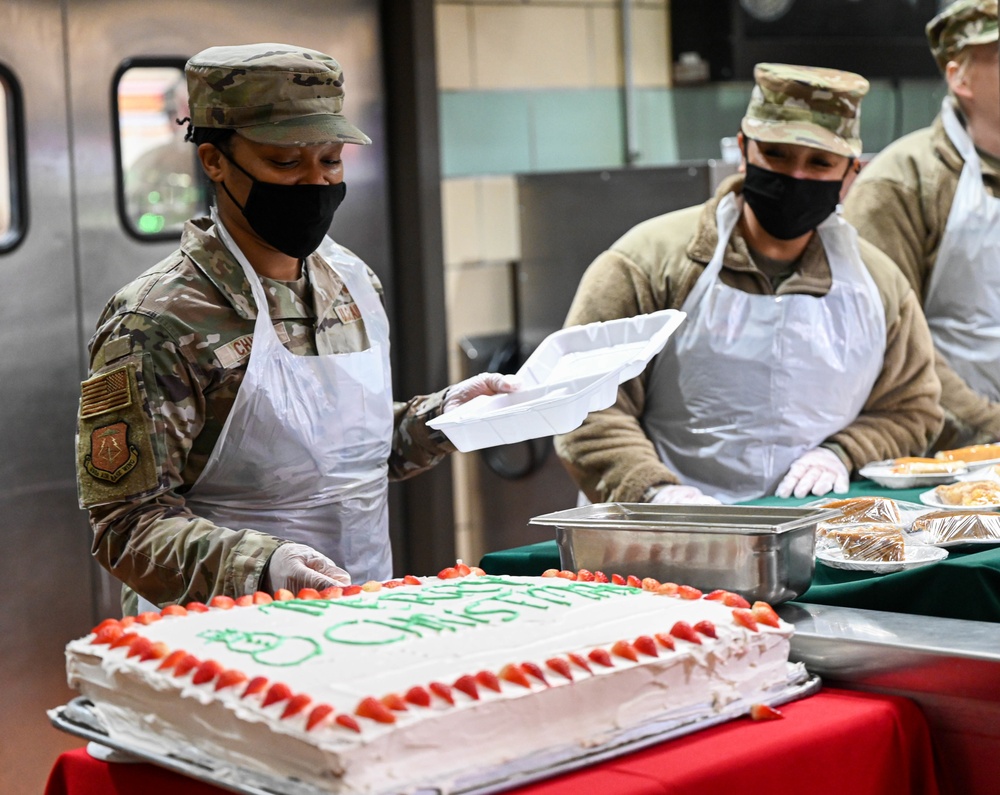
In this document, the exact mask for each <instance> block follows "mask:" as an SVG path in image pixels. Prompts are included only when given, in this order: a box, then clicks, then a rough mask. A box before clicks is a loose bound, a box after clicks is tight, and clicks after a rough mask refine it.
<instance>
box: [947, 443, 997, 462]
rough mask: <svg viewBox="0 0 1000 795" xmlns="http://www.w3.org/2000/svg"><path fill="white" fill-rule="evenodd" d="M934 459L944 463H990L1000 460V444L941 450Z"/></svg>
mask: <svg viewBox="0 0 1000 795" xmlns="http://www.w3.org/2000/svg"><path fill="white" fill-rule="evenodd" d="M934 457H935V458H940V459H941V460H942V461H988V460H990V459H991V458H1000V444H974V445H971V446H969V447H957V448H955V449H954V450H941V451H940V452H939V453H935V454H934Z"/></svg>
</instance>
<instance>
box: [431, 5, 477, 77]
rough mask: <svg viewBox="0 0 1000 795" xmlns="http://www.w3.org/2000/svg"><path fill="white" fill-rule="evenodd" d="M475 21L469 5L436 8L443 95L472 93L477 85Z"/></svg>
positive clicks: (438, 62)
mask: <svg viewBox="0 0 1000 795" xmlns="http://www.w3.org/2000/svg"><path fill="white" fill-rule="evenodd" d="M471 20H472V10H471V9H470V8H469V7H468V5H466V4H461V5H450V4H445V3H438V4H437V5H436V6H435V8H434V38H435V44H436V48H437V74H438V88H439V89H440V90H442V91H462V90H468V89H470V88H472V87H473V86H474V85H475V79H474V76H473V74H472V21H471Z"/></svg>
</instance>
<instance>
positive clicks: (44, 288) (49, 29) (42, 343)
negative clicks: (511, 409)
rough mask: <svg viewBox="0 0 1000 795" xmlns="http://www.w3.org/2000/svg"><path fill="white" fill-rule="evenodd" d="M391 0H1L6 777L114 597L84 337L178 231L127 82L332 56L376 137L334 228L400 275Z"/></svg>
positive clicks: (0, 749)
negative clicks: (120, 108) (7, 239)
mask: <svg viewBox="0 0 1000 795" xmlns="http://www.w3.org/2000/svg"><path fill="white" fill-rule="evenodd" d="M378 6H379V4H378V3H377V2H375V0H335V1H331V0H295V2H289V3H274V2H273V0H240V2H238V3H236V2H233V3H227V2H221V1H220V0H176V1H175V2H172V3H149V2H146V1H145V0H62V1H61V2H60V1H59V0H2V2H0V68H2V69H5V70H7V71H8V72H9V73H10V74H11V75H13V76H14V78H15V79H16V81H18V84H19V86H20V89H21V93H22V95H23V107H24V133H25V135H24V138H25V141H26V147H25V149H26V157H27V161H26V166H27V168H26V183H27V196H28V204H27V233H26V235H25V237H24V239H23V241H22V242H21V243H20V245H18V246H17V247H16V248H14V249H13V250H10V251H7V252H5V253H4V252H0V439H2V440H3V450H4V451H5V454H4V455H2V456H0V540H2V544H3V548H4V555H3V556H2V558H0V583H2V585H0V587H2V589H3V590H2V593H3V596H4V599H3V610H2V611H0V641H2V643H0V682H2V684H3V690H2V693H0V792H3V793H5V794H7V795H17V794H19V793H32V794H34V793H38V792H41V791H42V788H43V786H44V781H45V777H46V775H47V773H48V771H49V769H50V768H51V766H52V763H53V762H54V760H55V758H56V756H57V754H58V753H59V751H60V750H62V749H64V748H69V747H76V746H79V745H80V742H79V741H78V740H76V739H75V738H72V737H69V736H68V735H64V734H62V733H60V732H58V731H56V730H55V729H53V728H51V726H50V725H49V723H48V720H47V718H46V715H45V710H46V709H47V708H50V707H53V706H56V705H58V704H61V703H64V702H65V701H66V700H67V699H68V698H70V697H71V696H72V693H71V691H69V690H68V689H67V687H66V684H65V667H64V659H63V647H64V645H65V644H66V642H67V641H69V640H70V639H72V638H73V637H78V636H80V635H82V634H84V633H85V632H87V631H88V630H89V628H90V627H91V626H92V625H93V623H94V622H95V620H96V618H97V617H98V616H100V617H103V616H106V615H114V614H115V613H116V611H117V609H118V608H117V602H118V588H117V585H116V584H115V583H113V581H111V580H110V578H109V577H108V576H107V575H106V574H104V573H103V571H101V570H99V569H98V568H97V566H96V565H95V564H94V563H93V562H92V560H91V558H90V554H89V548H90V541H91V533H90V529H89V527H88V525H87V521H86V517H85V515H84V513H83V512H82V511H80V510H79V509H78V508H77V498H76V486H75V473H74V433H75V418H76V405H77V400H78V394H79V382H80V380H81V379H82V378H83V377H84V375H85V372H86V344H87V341H88V339H89V337H90V335H91V333H92V331H93V328H94V324H95V321H96V319H97V317H98V314H99V313H100V311H101V309H102V308H103V306H104V303H105V302H106V301H107V299H108V298H109V297H110V296H111V294H112V293H113V292H114V291H115V290H116V289H118V288H119V287H121V286H122V285H123V284H125V283H126V282H127V281H129V280H130V279H131V278H132V277H134V276H135V275H137V274H139V273H141V272H142V271H143V270H145V269H146V268H148V267H150V266H152V265H153V264H155V263H156V262H157V261H158V260H160V259H161V258H162V257H164V256H165V255H167V254H168V253H169V252H170V251H172V250H173V249H174V248H175V247H176V241H175V240H163V241H143V240H140V239H136V238H135V237H134V236H131V235H130V234H128V233H127V232H126V230H125V229H124V227H123V225H122V223H121V221H120V218H119V212H118V207H117V204H116V202H117V198H116V196H117V193H116V191H117V188H116V183H115V180H116V179H117V161H116V156H115V136H116V134H117V131H116V129H115V126H116V125H115V116H114V113H113V108H112V102H113V101H116V100H113V99H112V97H113V83H114V81H115V77H116V74H117V73H118V71H119V69H120V68H121V67H122V65H123V63H125V62H127V61H128V60H129V59H136V58H151V57H152V58H162V57H169V58H177V59H179V60H181V61H182V60H183V59H184V58H187V57H188V56H190V55H192V54H194V53H195V52H197V51H199V50H201V49H203V48H205V47H208V46H212V45H215V44H231V43H248V42H254V41H279V42H282V41H284V42H291V43H295V44H300V45H303V46H307V47H312V48H315V49H318V50H322V51H325V52H330V53H332V54H333V55H335V56H336V57H337V58H338V59H339V60H341V62H342V63H343V65H344V68H345V72H346V75H347V81H348V82H347V87H348V94H347V110H348V112H349V114H350V117H351V118H352V120H355V121H356V122H357V124H358V125H359V126H360V127H361V128H362V129H363V130H365V131H366V132H368V133H369V134H370V135H371V137H372V138H373V139H374V140H375V142H376V143H375V144H374V145H373V146H369V147H348V149H349V150H350V151H348V152H345V161H346V164H345V166H346V170H347V182H348V184H349V199H348V201H347V202H345V204H344V206H343V208H342V209H341V210H340V211H339V212H338V214H337V220H336V222H335V224H334V228H333V230H332V231H333V234H334V236H335V237H336V238H337V240H338V241H339V242H341V243H343V244H344V245H346V246H347V247H349V248H351V249H353V250H355V251H357V252H359V253H361V254H363V256H364V257H365V259H366V260H367V261H368V263H369V264H370V265H371V266H372V268H373V269H374V270H375V271H376V273H378V275H379V276H380V278H382V279H383V282H384V283H385V286H386V288H387V291H391V288H392V284H391V281H392V279H391V276H392V274H391V270H390V263H389V242H388V241H389V237H390V236H389V233H388V228H389V220H388V218H389V214H388V188H387V178H386V162H385V149H384V143H380V142H384V140H385V138H384V135H383V130H384V126H385V124H384V113H383V111H384V107H383V100H382V72H381V41H380V28H379V8H378Z"/></svg>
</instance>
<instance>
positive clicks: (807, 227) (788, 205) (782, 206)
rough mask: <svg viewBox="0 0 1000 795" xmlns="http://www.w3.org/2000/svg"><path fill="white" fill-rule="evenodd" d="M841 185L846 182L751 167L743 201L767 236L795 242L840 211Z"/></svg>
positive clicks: (748, 164)
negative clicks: (838, 208)
mask: <svg viewBox="0 0 1000 795" xmlns="http://www.w3.org/2000/svg"><path fill="white" fill-rule="evenodd" d="M841 185H843V180H832V181H829V182H828V181H826V180H820V179H798V178H797V177H790V176H788V175H787V174H779V173H778V172H777V171H769V170H767V169H766V168H760V167H759V166H754V165H751V164H750V163H747V174H746V181H745V182H744V183H743V197H744V198H745V199H746V202H747V204H749V205H750V209H752V210H753V214H754V215H756V216H757V220H758V221H759V222H760V225H761V226H762V227H763V228H764V231H765V232H767V233H768V234H769V235H771V237H775V238H777V239H778V240H793V239H795V238H797V237H801V236H802V235H804V234H805V233H806V232H811V231H812V230H813V229H815V228H816V227H817V226H819V225H820V224H821V223H823V221H825V220H826V219H827V217H828V216H829V215H830V213H832V212H833V211H834V210H836V209H837V203H838V202H839V201H840V188H841Z"/></svg>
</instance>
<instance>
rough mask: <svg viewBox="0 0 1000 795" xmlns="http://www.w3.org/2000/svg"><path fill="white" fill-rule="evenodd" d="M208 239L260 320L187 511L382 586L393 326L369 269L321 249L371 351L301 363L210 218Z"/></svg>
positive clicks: (387, 562)
mask: <svg viewBox="0 0 1000 795" xmlns="http://www.w3.org/2000/svg"><path fill="white" fill-rule="evenodd" d="M216 228H217V230H218V234H219V237H220V238H221V240H222V241H223V243H224V244H225V246H226V248H228V249H229V251H230V252H231V253H232V254H233V256H235V257H236V259H237V260H238V261H239V263H240V265H241V266H242V268H243V272H244V273H245V274H246V278H247V281H248V282H249V283H250V287H251V289H252V291H253V298H254V302H255V303H256V305H257V320H256V322H255V324H254V336H253V346H252V348H251V351H250V360H249V362H248V364H247V371H246V375H245V376H244V378H243V383H242V384H241V385H240V388H239V392H238V393H237V395H236V401H235V403H234V404H233V408H232V411H231V412H230V414H229V417H228V418H227V420H226V424H225V426H224V427H223V429H222V434H221V435H220V436H219V439H218V441H217V442H216V444H215V449H214V450H213V451H212V455H211V457H210V458H209V460H208V463H207V464H206V466H205V470H204V471H203V472H202V474H201V477H200V478H198V481H197V482H196V483H195V484H194V486H193V487H192V488H191V490H190V491H189V492H188V493H187V494H186V495H185V499H186V500H187V503H188V506H189V507H190V508H191V510H192V511H193V512H194V513H195V514H197V515H199V516H204V517H205V518H207V519H210V520H212V521H213V522H215V523H216V524H219V525H222V526H224V527H230V528H244V527H249V528H252V529H254V530H260V531H263V532H266V533H270V534H272V535H275V536H278V537H279V538H286V539H290V540H292V541H298V542H300V543H303V544H307V545H309V546H311V547H313V548H314V549H316V550H318V551H320V552H322V553H323V554H324V555H326V556H328V557H329V558H331V559H332V560H333V561H334V562H335V563H337V564H338V565H340V566H342V567H343V568H345V569H347V571H348V572H349V573H350V575H351V578H352V579H353V580H355V581H357V582H365V581H366V580H387V579H389V578H391V577H392V554H391V550H390V547H389V517H388V499H387V497H388V460H389V453H390V449H391V444H392V430H393V411H392V390H391V386H390V385H391V377H390V371H389V321H388V318H387V317H386V314H385V311H384V309H383V308H382V303H381V301H380V300H379V297H378V294H377V293H376V291H375V288H374V287H373V286H372V284H371V281H370V280H369V278H368V274H367V271H366V268H365V265H364V263H363V262H361V260H359V259H357V258H355V257H352V256H350V255H348V254H347V253H346V252H345V251H344V250H343V249H342V248H341V247H340V246H338V245H337V244H336V243H334V242H333V241H332V240H330V238H326V239H325V240H324V241H323V244H322V245H321V246H320V248H319V253H320V254H321V255H322V256H323V258H324V259H325V260H326V262H327V263H329V265H330V266H331V267H332V268H333V269H334V270H335V271H336V272H337V274H338V275H339V276H340V277H341V279H343V282H344V284H345V285H346V286H347V289H348V291H349V292H350V293H351V295H352V296H353V298H354V300H355V302H356V303H357V306H358V309H359V310H360V312H361V317H362V319H363V321H364V324H365V330H366V331H367V333H368V339H369V343H370V347H369V348H368V350H365V351H360V352H357V353H348V354H329V355H322V356H297V355H295V354H293V353H291V352H289V351H288V350H286V349H285V347H284V346H283V345H282V344H281V342H280V341H279V340H278V336H277V334H276V333H275V331H274V327H273V325H272V322H271V318H270V315H269V312H268V306H267V300H266V298H265V295H264V288H263V286H262V285H261V281H260V279H259V278H258V276H257V274H256V272H255V271H254V269H253V268H252V267H251V266H250V263H249V262H247V260H246V257H245V256H244V255H243V253H242V252H241V251H240V250H239V248H238V247H237V246H236V244H235V243H234V242H233V240H232V238H231V237H230V235H229V233H228V232H227V231H226V229H225V227H224V226H222V224H221V223H220V222H219V221H218V219H217V218H216Z"/></svg>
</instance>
